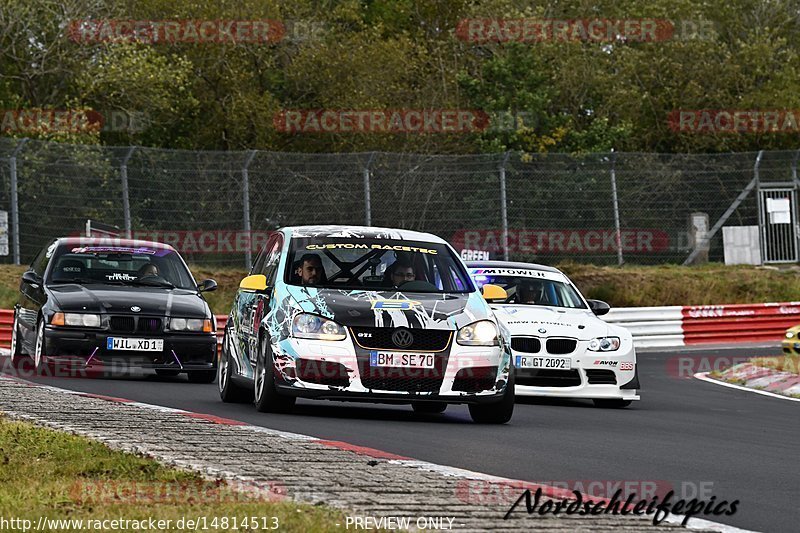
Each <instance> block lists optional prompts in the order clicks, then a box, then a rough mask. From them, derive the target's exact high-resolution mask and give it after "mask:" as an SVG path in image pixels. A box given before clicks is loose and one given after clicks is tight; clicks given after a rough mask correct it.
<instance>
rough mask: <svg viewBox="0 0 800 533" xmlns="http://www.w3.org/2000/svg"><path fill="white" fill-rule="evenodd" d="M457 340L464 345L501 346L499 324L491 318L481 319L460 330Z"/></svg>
mask: <svg viewBox="0 0 800 533" xmlns="http://www.w3.org/2000/svg"><path fill="white" fill-rule="evenodd" d="M456 342H457V343H458V344H461V345H462V346H499V345H500V340H499V339H498V337H497V326H495V325H494V322H492V321H490V320H480V321H478V322H473V323H472V324H469V325H468V326H464V327H463V328H461V329H460V330H458V335H457V336H456Z"/></svg>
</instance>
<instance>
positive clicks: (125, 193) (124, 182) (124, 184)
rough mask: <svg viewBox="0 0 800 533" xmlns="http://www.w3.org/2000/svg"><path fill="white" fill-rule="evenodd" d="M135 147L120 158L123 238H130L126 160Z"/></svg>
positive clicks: (129, 201)
mask: <svg viewBox="0 0 800 533" xmlns="http://www.w3.org/2000/svg"><path fill="white" fill-rule="evenodd" d="M134 150H136V147H135V146H131V147H130V148H129V149H128V153H127V154H125V157H123V158H122V163H121V164H120V166H119V177H120V180H121V181H122V220H123V222H124V224H125V237H127V238H129V239H130V238H131V198H130V191H129V189H128V160H130V158H131V156H132V155H133V152H134Z"/></svg>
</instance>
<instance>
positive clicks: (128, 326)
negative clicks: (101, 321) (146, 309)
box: [109, 316, 136, 333]
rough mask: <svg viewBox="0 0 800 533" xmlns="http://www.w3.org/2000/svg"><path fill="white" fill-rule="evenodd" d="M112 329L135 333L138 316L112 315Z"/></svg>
mask: <svg viewBox="0 0 800 533" xmlns="http://www.w3.org/2000/svg"><path fill="white" fill-rule="evenodd" d="M109 326H110V327H111V331H113V332H115V333H133V332H134V331H136V317H133V316H112V317H111V320H110V321H109Z"/></svg>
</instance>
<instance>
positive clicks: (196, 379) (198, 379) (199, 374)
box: [186, 369, 217, 384]
mask: <svg viewBox="0 0 800 533" xmlns="http://www.w3.org/2000/svg"><path fill="white" fill-rule="evenodd" d="M186 375H187V377H188V378H189V383H206V384H208V383H214V380H215V379H217V370H216V369H214V370H192V371H190V372H187V373H186Z"/></svg>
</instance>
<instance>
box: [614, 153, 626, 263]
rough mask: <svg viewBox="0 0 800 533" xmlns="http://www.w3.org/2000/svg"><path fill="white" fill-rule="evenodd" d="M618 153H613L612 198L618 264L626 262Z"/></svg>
mask: <svg viewBox="0 0 800 533" xmlns="http://www.w3.org/2000/svg"><path fill="white" fill-rule="evenodd" d="M616 164H617V153H616V152H611V197H612V200H613V202H614V231H615V238H616V241H617V264H618V265H622V263H624V262H625V260H624V258H623V257H622V229H621V228H620V223H619V198H618V197H617V170H616Z"/></svg>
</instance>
